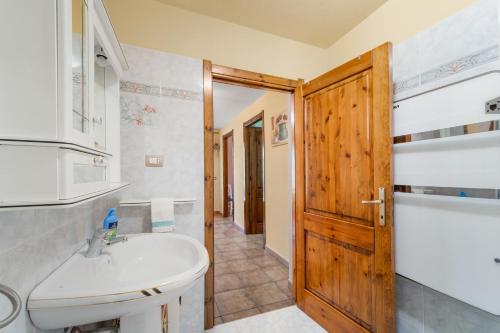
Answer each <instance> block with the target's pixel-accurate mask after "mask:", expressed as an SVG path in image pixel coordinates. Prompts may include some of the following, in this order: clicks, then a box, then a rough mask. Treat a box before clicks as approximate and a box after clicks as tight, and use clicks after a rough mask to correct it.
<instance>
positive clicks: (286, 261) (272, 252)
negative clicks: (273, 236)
mask: <svg viewBox="0 0 500 333" xmlns="http://www.w3.org/2000/svg"><path fill="white" fill-rule="evenodd" d="M266 252H267V253H269V254H270V255H271V256H273V257H274V258H276V259H277V260H278V261H279V262H280V263H281V264H283V265H285V266H286V268H287V269H289V268H290V265H289V263H288V260H286V259H285V258H283V257H282V256H281V255H279V254H278V253H277V252H275V251H274V250H273V249H271V248H270V247H268V246H267V245H266Z"/></svg>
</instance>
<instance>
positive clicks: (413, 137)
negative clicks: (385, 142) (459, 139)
mask: <svg viewBox="0 0 500 333" xmlns="http://www.w3.org/2000/svg"><path fill="white" fill-rule="evenodd" d="M498 130H500V120H490V121H483V122H480V123H474V124H468V125H460V126H453V127H448V128H442V129H437V130H432V131H425V132H419V133H413V134H405V135H399V136H395V137H394V138H393V142H394V144H399V143H408V142H415V141H423V140H432V139H442V138H448V137H452V136H459V135H468V134H476V133H484V132H493V131H498Z"/></svg>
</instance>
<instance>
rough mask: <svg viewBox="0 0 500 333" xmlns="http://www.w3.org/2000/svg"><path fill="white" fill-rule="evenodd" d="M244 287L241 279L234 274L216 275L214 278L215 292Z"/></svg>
mask: <svg viewBox="0 0 500 333" xmlns="http://www.w3.org/2000/svg"><path fill="white" fill-rule="evenodd" d="M243 287H245V284H244V282H243V281H241V280H240V278H239V277H238V276H237V275H236V274H224V275H217V276H216V277H215V278H214V288H215V293H220V292H223V291H227V290H233V289H240V288H243Z"/></svg>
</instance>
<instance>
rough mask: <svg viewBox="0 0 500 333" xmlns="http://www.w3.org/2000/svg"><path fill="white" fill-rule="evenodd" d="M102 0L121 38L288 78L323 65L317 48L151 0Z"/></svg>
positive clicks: (322, 53)
mask: <svg viewBox="0 0 500 333" xmlns="http://www.w3.org/2000/svg"><path fill="white" fill-rule="evenodd" d="M105 3H106V7H107V8H108V12H109V15H110V17H111V21H112V22H113V26H114V28H115V30H116V33H117V35H118V38H119V39H120V41H121V42H123V43H127V44H133V45H138V46H142V47H146V48H151V49H156V50H160V51H165V52H171V53H176V54H181V55H186V56H189V57H193V58H198V59H209V60H212V61H213V62H214V63H216V64H219V65H225V66H231V67H237V68H241V69H247V70H251V71H257V72H263V73H266V74H273V75H279V76H284V77H287V78H291V79H295V78H299V77H301V78H309V77H313V76H314V75H317V74H320V73H322V72H324V71H325V69H326V57H325V50H324V49H322V48H318V47H315V46H311V45H308V44H304V43H300V42H296V41H292V40H290V39H286V38H282V37H278V36H275V35H271V34H267V33H264V32H260V31H257V30H254V29H250V28H246V27H243V26H239V25H236V24H232V23H228V22H225V21H222V20H218V19H214V18H210V17H207V16H203V15H199V14H195V13H193V12H189V11H185V10H182V9H179V8H176V7H172V6H168V5H165V4H162V3H160V2H157V1H154V0H105Z"/></svg>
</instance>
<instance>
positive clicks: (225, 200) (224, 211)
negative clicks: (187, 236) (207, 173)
mask: <svg viewBox="0 0 500 333" xmlns="http://www.w3.org/2000/svg"><path fill="white" fill-rule="evenodd" d="M229 137H232V138H233V154H234V136H233V130H231V131H229V132H227V133H226V134H224V135H223V136H222V192H223V193H222V204H223V209H222V216H224V217H227V216H229V212H228V209H227V208H228V203H229V196H228V195H227V187H228V184H229V182H228V176H229V168H228V158H229V156H228V155H227V148H226V140H227V139H228V138H229ZM233 163H234V156H233ZM233 177H234V164H233ZM233 182H234V179H233ZM233 205H234V188H233ZM233 223H234V214H233Z"/></svg>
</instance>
